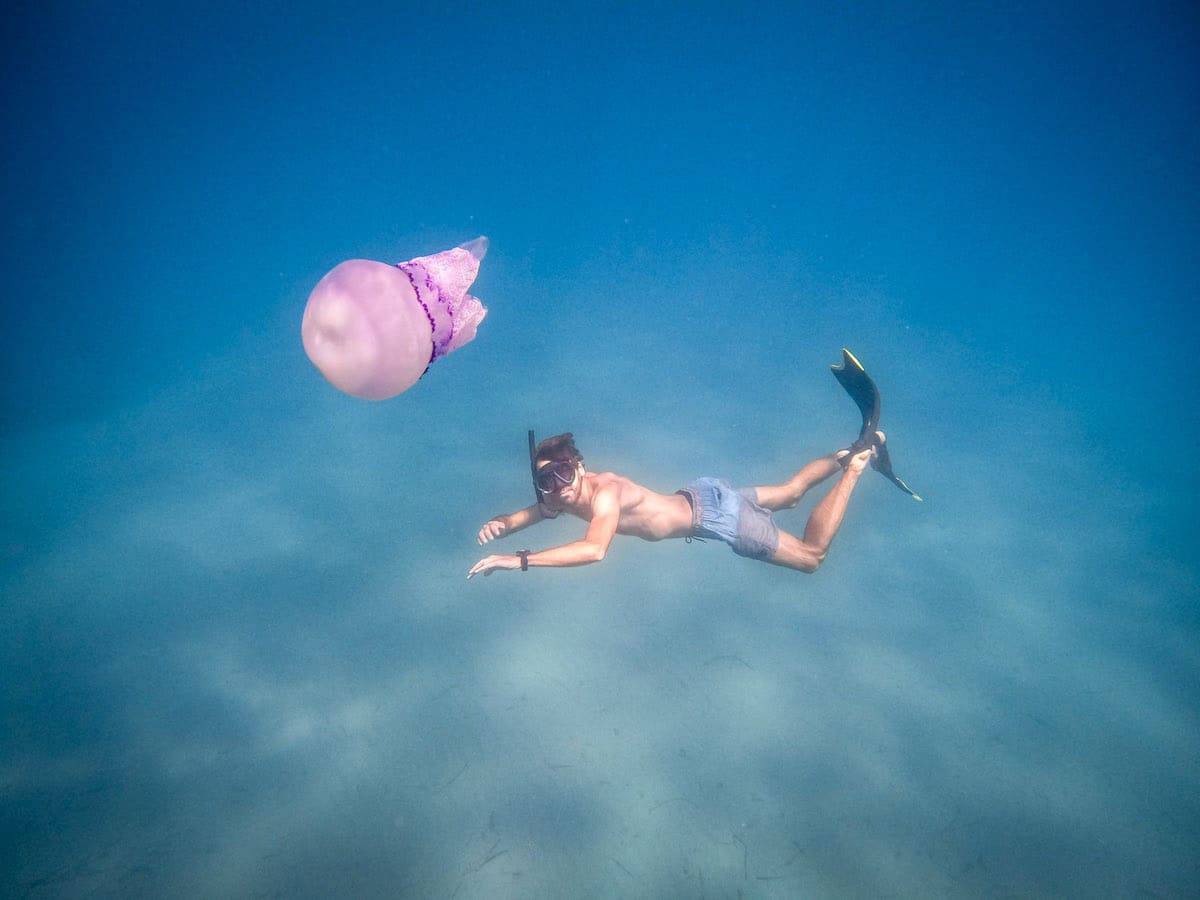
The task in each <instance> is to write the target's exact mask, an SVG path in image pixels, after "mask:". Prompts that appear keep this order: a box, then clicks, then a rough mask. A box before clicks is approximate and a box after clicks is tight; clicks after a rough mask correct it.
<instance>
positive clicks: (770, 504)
mask: <svg viewBox="0 0 1200 900" xmlns="http://www.w3.org/2000/svg"><path fill="white" fill-rule="evenodd" d="M840 469H841V467H840V466H839V464H838V460H837V456H836V454H833V453H831V454H829V455H828V456H822V457H821V458H820V459H814V460H813V461H812V462H810V463H809V464H808V465H806V466H805V467H804V468H803V469H801V470H800V471H799V472H797V473H796V474H795V475H793V476H792V477H791V478H789V479H788V480H787V481H785V482H784V483H783V484H765V485H762V486H760V487H755V488H754V491H755V493H757V494H758V498H757V499H756V500H755V502H756V503H758V505H759V506H762V507H765V508H766V509H769V510H772V511H774V510H777V509H791V508H792V507H794V506H795V505H796V504H797V503H799V502H800V498H801V497H803V496H804V495H805V494H806V493H808V491H809V490H811V489H812V488H814V487H816V486H817V485H818V484H820V483H821V482H822V481H824V480H825V479H826V478H828V477H829V476H830V475H833V474H834V473H835V472H838V471H840Z"/></svg>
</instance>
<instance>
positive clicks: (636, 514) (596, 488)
mask: <svg viewBox="0 0 1200 900" xmlns="http://www.w3.org/2000/svg"><path fill="white" fill-rule="evenodd" d="M583 477H584V478H585V479H586V480H587V483H588V488H589V490H587V491H584V492H583V496H582V497H581V498H580V500H578V501H577V502H575V503H571V504H565V503H564V504H562V505H561V506H551V507H550V508H551V509H562V510H563V511H564V512H568V513H570V514H571V515H573V516H577V517H578V518H580V519H583V520H584V521H585V522H590V521H591V520H592V504H591V498H593V497H595V496H596V494H598V493H599V492H601V491H604V490H606V489H607V490H613V489H615V490H616V491H617V492H618V496H619V498H620V507H621V515H620V520H619V521H618V523H617V533H618V534H627V535H630V536H632V537H639V538H641V539H642V540H645V541H661V540H666V539H667V538H681V537H686V536H687V535H689V534H691V531H692V507H691V504H689V503H688V501H687V499H686V498H685V497H683V496H682V495H680V494H659V493H656V492H654V491H652V490H650V489H649V488H647V487H643V486H642V485H640V484H638V483H637V482H636V481H631V480H630V479H628V478H626V477H625V476H623V475H617V474H614V473H613V472H589V473H587V474H586V475H584V476H583Z"/></svg>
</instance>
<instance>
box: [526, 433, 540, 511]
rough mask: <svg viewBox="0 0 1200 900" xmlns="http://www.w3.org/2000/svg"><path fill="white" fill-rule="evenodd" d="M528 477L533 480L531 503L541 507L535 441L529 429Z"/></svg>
mask: <svg viewBox="0 0 1200 900" xmlns="http://www.w3.org/2000/svg"><path fill="white" fill-rule="evenodd" d="M529 477H530V478H532V479H533V502H534V503H536V504H537V505H538V506H539V507H540V506H541V505H542V492H541V491H539V490H538V486H537V441H536V440H534V437H533V429H532V428H530V429H529Z"/></svg>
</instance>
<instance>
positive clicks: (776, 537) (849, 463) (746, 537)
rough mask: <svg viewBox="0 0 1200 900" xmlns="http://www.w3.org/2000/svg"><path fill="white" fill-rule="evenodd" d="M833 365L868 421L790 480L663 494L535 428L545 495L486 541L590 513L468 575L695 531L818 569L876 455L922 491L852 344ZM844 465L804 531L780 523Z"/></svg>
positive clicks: (697, 484) (572, 561)
mask: <svg viewBox="0 0 1200 900" xmlns="http://www.w3.org/2000/svg"><path fill="white" fill-rule="evenodd" d="M832 369H833V373H834V375H835V376H836V377H837V379H838V381H839V383H841V384H842V386H843V387H844V388H846V390H847V392H848V393H849V394H850V396H851V397H852V398H853V399H854V400H855V402H856V403H857V404H858V406H859V409H860V410H861V411H862V414H863V428H862V430H861V431H860V432H859V437H858V440H856V441H855V442H854V443H853V444H851V445H850V447H848V448H846V449H843V450H839V451H837V452H836V453H831V454H829V455H828V456H823V457H820V458H819V459H815V460H813V461H812V462H810V463H808V464H807V465H806V466H804V467H803V468H802V469H800V470H799V471H798V472H796V473H795V474H794V475H793V476H792V477H791V478H789V479H788V480H787V481H785V482H783V483H782V484H774V485H763V486H759V487H750V488H742V489H740V490H739V489H735V488H734V487H733V486H732V485H730V483H729V482H728V481H725V480H724V479H721V478H700V479H697V480H696V481H693V482H691V483H690V484H689V485H688V486H687V487H685V488H683V489H682V490H679V491H676V492H675V493H674V494H669V495H668V494H659V493H656V492H654V491H652V490H650V489H649V488H646V487H643V486H642V485H640V484H638V483H637V482H635V481H632V480H630V479H629V478H626V477H624V476H622V475H616V474H614V473H612V472H589V471H588V470H587V469H586V468H585V467H584V464H583V456H582V454H581V453H580V452H579V450H578V448H577V447H576V446H575V440H574V437H573V435H571V434H560V435H556V436H554V437H551V438H547V439H546V440H544V441H542V442H541V443H540V444H537V445H536V446H535V444H534V440H533V433H532V432H530V437H529V457H530V468H531V474H532V476H533V480H534V489H535V491H536V496H537V502H536V503H534V504H533V505H531V506H528V507H525V508H524V509H521V510H518V511H517V512H514V513H509V514H508V515H501V516H496V517H495V518H493V519H490V520H489V521H488V522H487V523H486V524H484V526H483V527H482V528H481V529H480V530H479V535H478V541H479V543H480V544H481V545H482V544H486V543H488V542H489V541H492V540H495V539H496V538H500V537H505V536H507V535H510V534H513V533H515V532H517V531H521V530H522V529H524V528H528V527H529V526H530V525H533V524H534V523H536V522H540V521H542V520H543V519H548V518H555V517H556V516H558V515H559V513H561V512H568V513H570V514H571V515H573V516H576V517H578V518H580V519H583V520H584V521H585V522H588V523H589V524H588V529H587V533H586V534H585V535H584V537H583V538H582V539H581V540H578V541H572V542H571V543H569V544H563V545H562V546H559V547H551V548H549V549H547V550H539V551H536V552H534V551H530V550H519V551H517V553H515V554H500V555H493V556H486V557H484V558H483V559H481V560H480V561H479V562H477V563H476V564H475V565H474V566H472V567H471V570H470V571H469V572H468V573H467V578H472V577H474V576H475V575H490V574H492V572H496V571H500V570H512V569H520V570H522V571H525V570H527V569H528V568H529V567H530V566H554V567H559V566H582V565H587V564H588V563H595V562H600V561H601V560H602V559H604V557H605V555H606V554H607V552H608V547H609V544H611V543H612V539H613V537H615V536H616V535H618V534H626V535H632V536H633V537H639V538H642V539H643V540H647V541H661V540H666V539H668V538H684V539H686V540H691V539H692V538H698V539H701V540H703V539H706V538H712V539H715V540H720V541H724V542H725V543H727V544H729V546H730V547H731V548H732V549H733V552H734V553H736V554H738V555H739V556H745V557H748V558H750V559H759V560H762V561H764V562H769V563H773V564H775V565H777V566H785V567H787V568H789V569H795V570H797V571H800V572H810V573H811V572H815V571H816V570H817V568H818V567H819V566H820V565H821V563H822V562H823V561H824V559H825V556H826V554H827V553H828V552H829V545H830V544H831V543H832V542H833V538H834V536H835V535H836V534H837V532H838V529H839V528H840V527H841V524H842V519H843V518H844V516H845V514H846V507H847V505H848V504H849V502H850V496H851V494H853V493H854V488H855V487H856V486H857V484H858V479H859V477H860V476H861V475H862V473H863V470H864V469H866V467H867V465H868V464H871V465H872V466H873V467H874V468H876V469H877V470H878V471H879V472H880V473H881V474H883V475H884V476H885V477H887V478H888V479H889V480H891V481H892V482H894V483H895V484H896V485H897V486H898V487H900V488H901V489H903V490H904V491H906V492H907V493H909V494H912V496H914V497H915V498H916V499H918V500H919V499H921V498H920V497H917V496H916V495H915V494H913V493H912V491H911V490H910V489H909V488H908V486H907V485H905V484H904V482H902V481H901V480H900V479H899V478H897V477H896V476H895V475H894V473H893V472H892V471H891V461H890V459H889V457H888V453H887V447H886V444H885V441H886V437H885V436H884V433H883V432H882V431H879V430H877V429H876V427H875V426H876V425H877V424H878V420H879V396H878V391H877V390H876V388H875V385H874V382H872V381H871V379H870V378H869V376H867V374H866V372H865V371H863V369H862V366H861V364H860V363H859V362H858V360H857V359H855V358H854V356H853V354H851V353H850V352H849V351H848V350H844V351H843V361H842V363H840V364H838V365H836V366H833V367H832ZM838 472H840V473H841V477H840V478H839V479H838V481H837V483H836V484H835V485H834V487H833V488H832V490H830V491H829V493H828V494H826V495H825V497H823V498H822V499H821V501H820V502H819V503H818V504H817V505H816V507H815V508H814V509H813V511H812V514H811V515H810V516H809V519H808V524H807V525H806V526H805V529H804V535H803V537H796V536H795V535H792V534H789V533H788V532H786V531H783V530H782V529H780V528H779V527H778V526H777V525H776V524H775V520H774V517H773V516H772V513H773V512H774V511H775V510H779V509H791V508H792V507H794V506H796V504H797V503H799V502H800V499H801V498H802V497H803V496H804V495H805V494H806V493H807V492H808V491H809V490H811V489H812V488H813V487H815V486H816V485H818V484H820V483H821V482H823V481H825V480H826V479H828V478H830V477H831V476H833V475H834V474H836V473H838Z"/></svg>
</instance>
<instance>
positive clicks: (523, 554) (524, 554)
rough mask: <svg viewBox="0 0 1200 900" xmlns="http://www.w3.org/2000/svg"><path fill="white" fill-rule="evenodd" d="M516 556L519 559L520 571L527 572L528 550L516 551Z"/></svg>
mask: <svg viewBox="0 0 1200 900" xmlns="http://www.w3.org/2000/svg"><path fill="white" fill-rule="evenodd" d="M517 556H519V557H521V571H522V572H528V571H529V551H528V550H518V551H517Z"/></svg>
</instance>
